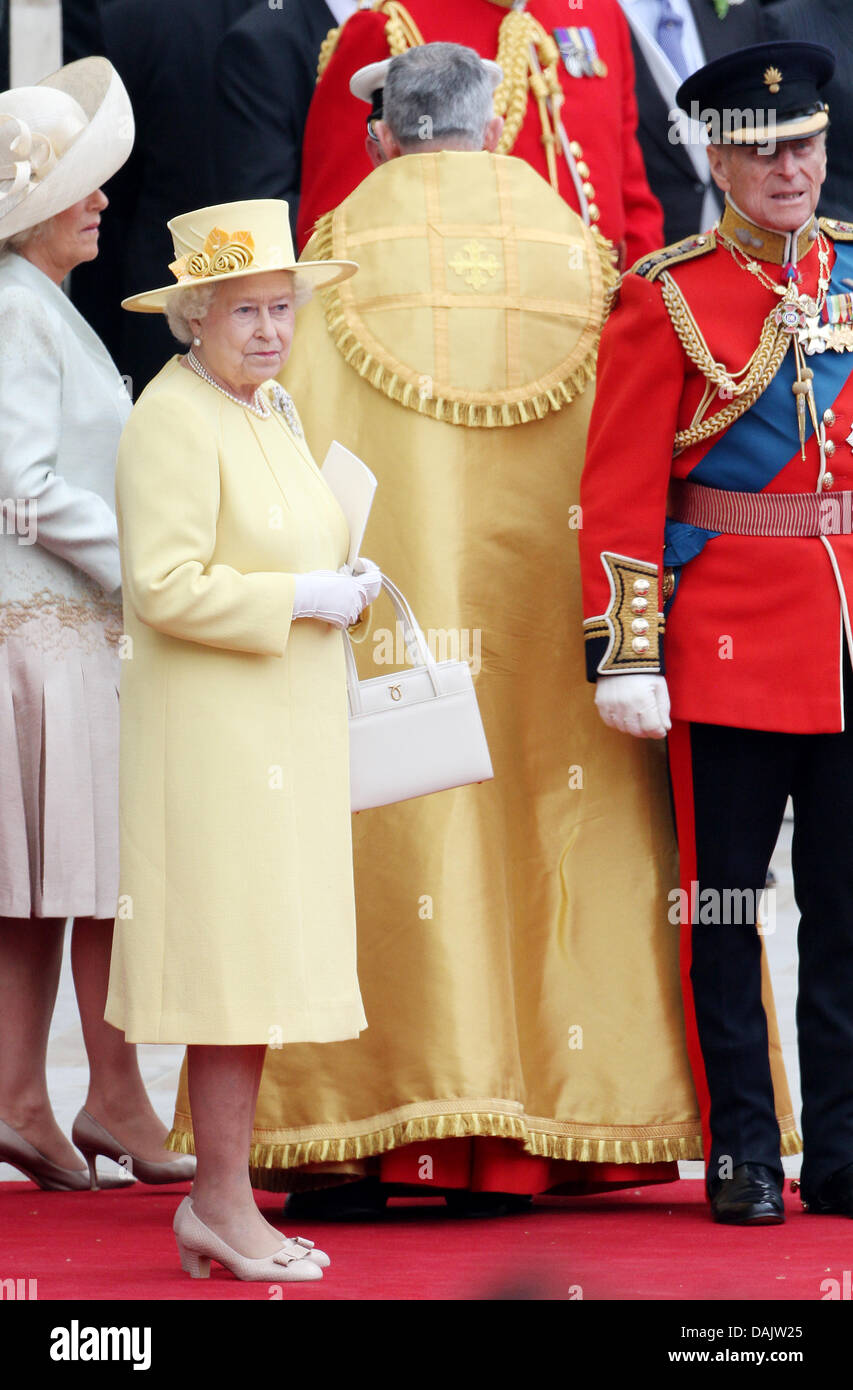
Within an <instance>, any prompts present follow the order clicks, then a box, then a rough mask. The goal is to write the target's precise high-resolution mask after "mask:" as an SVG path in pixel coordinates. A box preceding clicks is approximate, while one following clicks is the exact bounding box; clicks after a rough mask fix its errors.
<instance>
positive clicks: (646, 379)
mask: <svg viewBox="0 0 853 1390" xmlns="http://www.w3.org/2000/svg"><path fill="white" fill-rule="evenodd" d="M821 225H822V226H823V227H824V238H825V241H826V245H827V247H828V251H829V265H830V267H831V270H832V278H831V281H830V285H829V294H830V295H839V296H843V295H845V294H849V293H850V290H851V287H853V245H851V244H848V243H850V242H853V227H851V226H848V224H840V223H839V224H831V223H828V222H823V223H822V224H821ZM709 244H710V245H711V247H712V249H711V250H709V251H707V252H706V253H704V254H699V255H698V256H696V258H694V259H691V260H689V261H687V262H684V263H681V264H679V263H677V254H676V257H675V258H674V259H673V264H672V266H671V269H670V272H669V273H670V274H671V275H672V278H673V280H674V281H675V282H676V284H677V285H678V287H679V288H680V289H681V291H682V292H683V295H684V298H685V299H686V301H687V303H688V305H689V307H690V309H691V311H692V313H693V316H694V318H695V320H696V322H697V324H698V326H699V328H700V329H701V332H702V334H703V336H704V338H705V341H706V343H707V345H708V348H709V349H710V352H711V354H712V356H713V357H714V358H716V359H717V360H718V361H720V362H722V363H724V364H725V366H726V368H727V370H728V371H729V372H730V373H735V372H737V371H739V370H741V369H742V368H743V367H744V366H745V364H746V363H747V361H748V360H749V358H750V356H751V355H752V353H753V352H754V350H755V348H756V346H757V344H758V341H759V335H760V332H761V328H762V324H763V323H764V320H765V318H766V316H767V314H768V313H769V312H770V311H771V310H772V308H773V306H774V304H775V303H777V302H778V300H777V297H776V296H775V295H774V293H773V291H772V290H771V289H770V288H769V287H767V286H765V285H764V284H762V283H761V281H760V280H759V279H758V277H756V276H754V275H753V274H751V273H750V272H749V271H747V270H746V269H744V268H742V266H740V265H738V264H737V263H736V261H735V259H734V257H733V256H732V255H731V253H730V252H729V250H728V249H726V248H725V247H724V246H722V245H720V244H714V235H713V233H712V234H711V235H710V238H709ZM680 245H681V246H682V247H684V246H686V245H687V243H680ZM752 254H753V255H754V256H757V255H760V252H755V251H753V252H752ZM654 259H655V260H657V259H658V258H654ZM741 259H742V258H741ZM759 265H760V267H761V269H762V271H763V273H764V274H765V275H766V276H768V277H769V278H770V279H771V280H773V281H774V282H775V283H782V282H783V271H782V266H781V264H774V263H773V262H772V261H759ZM635 269H646V268H645V267H635ZM818 272H819V260H818V247H817V245H816V244H815V243H812V245H811V249H809V250H808V251H807V252H806V254H805V255H804V256H803V257H802V260H801V262H800V273H801V276H802V280H801V283H800V285H799V288H800V289H801V290H803V291H804V292H805V293H807V294H810V295H815V292H816V290H817V285H818ZM806 361H807V364H808V366H809V367H810V368H811V369H812V371H813V372H814V383H813V384H814V390H815V396H816V401H817V409H818V418H821V417H822V418H823V419H824V420H825V421H826V438H827V440H829V441H830V444H829V447H828V450H827V458H826V467H827V469H828V470H830V474H831V476H830V477H829V478H827V479H826V480H825V486H824V487H823V488H822V490H821V493H820V496H821V497H822V498H823V499H824V501H825V503H826V499H831V498H832V497H833V496H835V497H836V498H838V495H839V494H841V493H843V492H846V491H850V490H851V489H853V446H852V445H851V444H850V443H849V442H848V436H850V435H851V425H853V383H851V369H853V356H851V355H850V354H849V353H848V352H836V351H832V350H827V351H825V352H823V353H821V354H815V355H813V356H808V357H807V358H806ZM794 380H795V364H794V353H793V346H791V347H790V348H789V349H788V352H787V354H786V356H785V358H784V359H783V361H782V365H781V367H780V369H779V371H778V373H777V375H776V376H775V378H774V380H773V381H772V382H771V384H770V386H769V387H768V388H767V390H765V392H764V393H763V394H762V395H761V396H759V398H758V400H757V401H756V402H755V404H754V405H753V406H752V407H751V408H750V409H749V410H748V411H747V412H746V414H745V415H743V416H742V417H741V418H740V419H739V420H736V421H735V422H734V423H732V424H731V425H729V427H728V428H727V429H726V430H725V431H724V432H723V433H722V434H718V435H714V436H713V437H712V438H711V439H708V440H705V441H703V442H702V443H699V444H696V445H693V446H692V447H690V448H687V449H685V450H684V451H683V452H682V453H680V454H679V455H678V456H677V457H675V458H673V438H674V435H675V433H676V430H679V429H684V428H687V427H688V426H689V425H690V424H691V421H692V420H693V416H694V413H695V411H696V408H697V406H698V404H699V402H700V400H701V398H702V395H703V392H704V390H705V387H706V381H705V377H704V376H703V375H702V374H701V373H700V372H699V371H698V369H697V368H696V367H695V366H694V364H693V362H692V361H691V360H690V358H689V357H688V356H687V354H686V352H685V350H684V348H683V347H682V344H681V342H680V340H679V338H678V336H677V334H676V332H675V329H674V328H673V324H672V322H671V321H670V317H669V314H668V312H667V309H666V306H665V304H664V302H663V298H662V294H661V283H660V280H659V279H657V280H654V281H650V280H649V279H646V278H644V276H643V275H640V274H635V273H631V274H629V275H627V276H626V277H625V279H624V280H623V283H622V288H621V294H620V300H619V304H618V307H617V308H616V309H615V310H614V312H613V313H612V315H611V317H610V320H609V321H608V324H607V326H606V328H605V331H604V335H603V338H602V344H601V351H600V355H599V370H598V384H597V388H596V403H595V407H594V411H593V417H592V423H591V428H590V435H589V444H588V453H587V461H586V466H585V470H584V474H583V479H582V484H581V506H582V527H581V530H580V534H579V539H580V550H581V571H582V576H583V586H584V613H585V615H586V620H587V622H588V623H589V622H590V621H591V620H594V619H596V618H601V616H602V615H605V614H606V613H607V612H608V609H611V611H613V604H612V590H611V581H610V579H609V578H608V574H607V570H606V567H605V565H604V563H603V561H602V554H603V553H604V552H608V553H610V554H611V555H615V556H620V557H626V558H627V559H629V560H633V561H636V562H639V563H640V564H641V565H645V566H656V567H657V572H658V574H660V573H661V572H662V565H663V563H664V562H663V546H664V520H665V517H666V514H667V494H668V489H669V485H670V480H671V478H689V479H690V481H691V482H693V483H702V484H704V485H705V486H707V487H713V488H719V489H726V490H730V491H742V492H767V493H811V494H815V492H816V489H817V487H818V479H819V477H820V472H821V465H820V453H819V445H818V441H817V439H816V437H815V433H814V430H813V427H812V425H811V422H810V421H809V419H808V416H807V433H806V444H805V459H803V458H802V457H801V454H800V446H799V436H798V430H797V414H796V405H795V399H794V395H793V393H792V389H791V387H792V384H793V382H794ZM725 404H726V402H725V401H724V400H720V399H717V400H715V401H714V403H713V405H712V407H711V410H710V412H709V414H712V415H713V414H714V413H716V411H717V410H718V409H720V408H722V406H723V405H725ZM824 412H826V414H824ZM848 501H849V499H848ZM845 511H846V522H845ZM849 513H850V507H849V505H848V506H847V507H846V508H844V507H842V505H841V499H840V498H839V500H838V518H837V521H838V523H839V524H838V526H837V527H835V526H834V527H833V531H834V532H835V533H830V534H824V535H820V536H804V537H800V536H798V537H792V538H786V537H782V538H776V537H756V536H738V535H731V534H716V535H714V534H713V533H710V532H700V533H698V541H699V543H700V544H702V542H704V544H702V548H701V549H700V551H699V553H697V554H695V555H694V557H693V558H690V559H687V561H686V563H685V564H684V565H683V567H682V568H681V570H680V578H679V582H678V586H677V588H676V591H675V596H674V598H673V600H672V605H671V609H670V611H669V612H668V614H667V618H666V628H665V633H664V636H663V638H662V640H661V646H662V654H663V655H664V657H665V663H661V664H658V663H657V662H656V661H654V660H650V661H649V662H648V667H647V668H648V669H650V670H660V669H665V673H666V678H667V684H668V686H669V691H670V696H671V701H672V716H673V719H679V720H691V721H699V722H703V723H714V724H726V725H732V726H735V727H742V728H751V729H765V730H775V731H779V732H786V733H834V732H838V731H839V730H841V728H842V727H843V723H842V694H841V663H842V653H843V641H844V630H845V625H846V627H847V631H848V634H849V617H848V610H849V606H850V597H851V590H853V535H851V534H850V530H851V528H853V519H852V518H851V516H850V514H849ZM590 636H591V634H590V633H589V631H588V633H587V637H588V656H589V657H590V658H591V660H590V661H589V666H590V675H591V677H593V678H594V676H595V673H596V671H597V669H598V666H599V663H600V661H601V660H602V658H603V657H604V647H605V641H604V640H603V639H602V638H601V637H600V636H598V637H596V636H595V634H594V633H593V634H592V638H593V640H590ZM848 640H849V636H848ZM604 659H605V660H606V658H604ZM645 664H646V663H644V662H643V661H642V659H640V661H639V663H638V665H635V666H632V667H631V669H634V670H636V669H638V668H642V667H643V666H644V665H645ZM626 669H627V666H626Z"/></svg>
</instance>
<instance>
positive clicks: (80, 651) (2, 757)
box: [0, 603, 121, 918]
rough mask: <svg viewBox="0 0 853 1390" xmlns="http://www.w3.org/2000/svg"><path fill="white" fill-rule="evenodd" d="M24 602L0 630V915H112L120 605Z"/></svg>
mask: <svg viewBox="0 0 853 1390" xmlns="http://www.w3.org/2000/svg"><path fill="white" fill-rule="evenodd" d="M75 607H76V605H75ZM30 614H31V616H27V618H26V620H25V621H24V622H20V623H18V624H17V625H16V627H15V630H14V631H13V632H11V633H7V635H6V636H5V638H4V640H0V916H4V917H30V916H36V917H63V918H64V917H102V918H112V917H114V916H115V913H116V903H117V897H118V686H119V657H118V651H117V645H116V644H117V639H118V636H119V633H120V630H121V610H120V609H117V610H116V615H115V617H114V619H113V618H112V617H111V618H110V620H109V621H108V622H106V623H105V622H103V621H100V620H99V618H97V617H94V616H93V617H92V619H91V621H83V622H80V619H79V610H78V615H75V616H76V618H77V620H76V621H75V623H74V624H73V625H70V624H69V623H68V622H67V621H65V622H63V621H62V618H61V616H59V617H58V616H57V610H56V606H55V605H51V604H50V603H48V604H47V605H46V608H45V611H42V612H39V611H33V607H30ZM60 614H61V606H60Z"/></svg>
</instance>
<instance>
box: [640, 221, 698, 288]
mask: <svg viewBox="0 0 853 1390" xmlns="http://www.w3.org/2000/svg"><path fill="white" fill-rule="evenodd" d="M716 245H717V235H716V232H714V231H713V230H712V231H710V232H699V233H697V234H696V235H695V236H686V237H683V238H682V240H681V241H674V242H673V243H672V245H671V246H664V247H662V248H661V250H660V251H653V252H652V254H651V255H650V256H643V257H642V258H641V259H640V260H639V261H637V262H636V264H635V265H632V267H631V270H630V272H629V273H630V274H631V275H642V277H643V279H644V280H656V279H657V278H658V276H659V275H660V274H662V273H663V271H664V270H671V269H672V267H673V266H674V265H681V264H683V262H684V261H692V260H695V259H696V257H697V256H707V254H708V252H709V251H713V250H714V248H715V247H716Z"/></svg>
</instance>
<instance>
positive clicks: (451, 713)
mask: <svg viewBox="0 0 853 1390" xmlns="http://www.w3.org/2000/svg"><path fill="white" fill-rule="evenodd" d="M382 587H383V589H384V590H385V592H386V593H387V594H388V597H389V598H390V600H391V602H392V604H393V606H394V612H395V614H396V616H397V620H398V622H400V623H402V626H403V634H404V637H405V641H406V648H407V650H408V651H409V653H410V654H411V655H412V656H413V657H415V659H419V660H420V663H421V664H420V665H418V666H413V667H411V668H408V669H406V670H403V671H393V672H389V674H388V675H387V676H374V677H372V678H371V679H370V680H364V681H360V680H359V678H358V672H357V671H356V666H355V657H354V656H353V650H352V643H351V642H350V639H349V635H348V634H347V633H344V652H345V655H346V666H347V690H348V692H349V707H350V718H349V734H350V796H351V803H352V809H353V811H366V810H368V809H369V808H370V807H371V806H388V805H390V804H391V803H392V802H395V801H408V800H409V799H410V798H411V797H413V796H427V795H429V794H430V793H431V792H440V791H447V790H448V789H449V788H450V787H462V786H466V785H468V783H470V782H486V781H488V780H489V779H490V778H492V777H494V772H493V771H492V760H491V758H490V757H489V746H488V744H487V742H486V735H485V733H484V731H483V721H482V720H481V718H480V710H479V708H478V705H477V696H476V694H475V691H474V682H473V681H472V679H471V670H470V668H469V666H468V663H467V662H465V661H439V662H437V661H436V660H435V659H434V657H433V655H432V653H431V652H430V650H429V647H428V645H427V642H426V639H425V637H424V635H423V632H422V631H421V629H420V627H419V626H418V623H417V621H416V619H415V616H414V614H413V612H412V610H411V608H410V607H409V604H408V602H407V601H406V599H405V598H404V597H403V595H402V594H401V593H400V590H399V589H398V588H397V587H396V585H395V584H392V583H391V580H390V579H387V578H386V577H385V575H383V576H382ZM415 654H416V655H415Z"/></svg>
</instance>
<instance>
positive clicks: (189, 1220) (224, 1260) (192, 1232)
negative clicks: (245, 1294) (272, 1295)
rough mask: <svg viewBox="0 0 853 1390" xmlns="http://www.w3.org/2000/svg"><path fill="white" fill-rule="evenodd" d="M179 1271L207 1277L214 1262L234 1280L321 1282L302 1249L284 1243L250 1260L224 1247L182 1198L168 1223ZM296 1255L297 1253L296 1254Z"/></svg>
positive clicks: (317, 1269)
mask: <svg viewBox="0 0 853 1390" xmlns="http://www.w3.org/2000/svg"><path fill="white" fill-rule="evenodd" d="M172 1229H173V1230H174V1232H175V1240H176V1242H177V1246H178V1254H179V1255H180V1258H181V1268H182V1269H185V1270H186V1272H187V1273H188V1274H189V1275H190V1277H191V1278H192V1279H207V1278H209V1276H210V1261H211V1260H216V1262H217V1264H221V1265H222V1266H223V1267H224V1268H225V1269H227V1270H229V1271H230V1273H231V1274H233V1275H234V1276H235V1278H237V1279H247V1280H248V1279H255V1280H263V1281H265V1282H266V1281H267V1280H269V1281H270V1282H271V1283H285V1282H290V1283H295V1282H300V1281H304V1280H310V1279H322V1277H323V1270H322V1268H321V1267H320V1265H318V1264H317V1263H316V1261H315V1260H309V1259H308V1258H307V1257H306V1256H305V1251H304V1247H303V1246H301V1245H296V1243H295V1242H291V1241H285V1243H284V1245H283V1246H282V1248H281V1249H280V1250H276V1251H275V1253H274V1254H272V1255H265V1256H264V1258H263V1259H260V1260H250V1259H249V1258H248V1257H247V1256H246V1255H240V1254H239V1253H238V1252H237V1251H236V1250H232V1249H231V1246H230V1245H226V1243H225V1241H224V1240H222V1239H221V1237H220V1236H218V1235H217V1234H216V1232H215V1231H212V1230H211V1229H210V1227H209V1226H205V1224H204V1222H203V1221H200V1220H199V1218H198V1217H197V1216H196V1214H195V1212H194V1210H193V1205H192V1202H191V1200H190V1198H189V1197H185V1198H184V1200H183V1201H182V1202H181V1205H180V1206H179V1207H178V1210H177V1211H176V1212H175V1220H174V1222H173V1223H172ZM296 1252H299V1253H296Z"/></svg>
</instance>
